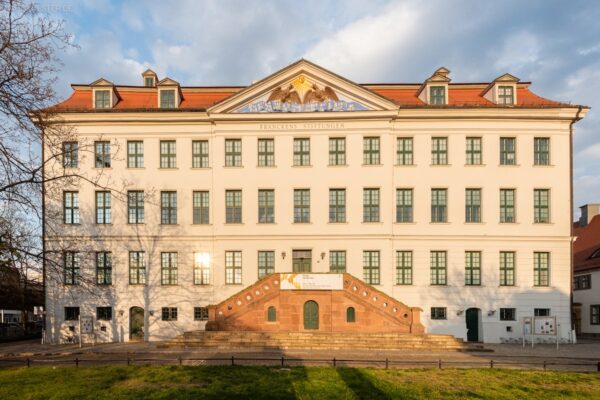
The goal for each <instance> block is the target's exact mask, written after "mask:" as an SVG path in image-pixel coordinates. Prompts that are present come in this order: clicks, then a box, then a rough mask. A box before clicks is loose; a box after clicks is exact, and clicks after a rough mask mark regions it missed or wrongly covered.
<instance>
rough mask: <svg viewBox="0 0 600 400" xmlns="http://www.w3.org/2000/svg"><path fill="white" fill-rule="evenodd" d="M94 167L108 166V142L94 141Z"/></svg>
mask: <svg viewBox="0 0 600 400" xmlns="http://www.w3.org/2000/svg"><path fill="white" fill-rule="evenodd" d="M94 149H95V159H96V164H95V165H96V168H110V142H94Z"/></svg>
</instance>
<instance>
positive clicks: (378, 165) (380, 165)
mask: <svg viewBox="0 0 600 400" xmlns="http://www.w3.org/2000/svg"><path fill="white" fill-rule="evenodd" d="M362 166H363V167H383V164H362Z"/></svg>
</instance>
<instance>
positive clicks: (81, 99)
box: [55, 83, 573, 111]
mask: <svg viewBox="0 0 600 400" xmlns="http://www.w3.org/2000/svg"><path fill="white" fill-rule="evenodd" d="M520 85H521V87H518V88H517V104H516V106H517V107H573V106H572V105H570V104H565V103H561V102H557V101H552V100H548V99H545V98H543V97H540V96H538V95H536V94H534V93H533V92H531V91H530V90H529V88H528V85H526V84H520ZM362 86H363V87H365V88H366V89H369V90H371V91H373V92H375V93H377V94H379V95H381V96H383V97H385V98H387V99H389V100H391V101H392V102H394V103H396V104H397V105H399V106H400V107H408V108H413V107H440V106H429V105H427V104H425V103H424V102H422V101H421V100H420V99H419V98H418V97H417V92H418V85H402V84H390V85H387V84H386V85H377V84H368V85H362ZM403 86H404V87H403ZM485 87H486V84H460V83H451V84H450V85H449V89H448V90H449V94H448V105H446V106H441V107H502V106H498V105H496V104H494V103H492V102H490V101H489V100H487V99H485V98H484V97H483V95H482V93H483V90H484V88H485ZM73 89H74V90H73V94H72V95H71V97H69V98H68V99H66V100H65V101H63V102H61V103H58V104H57V105H56V106H55V107H56V109H58V110H61V111H93V110H94V108H93V104H92V90H91V88H90V87H89V86H85V85H74V86H73ZM242 89H244V88H243V87H227V88H209V87H205V88H198V87H196V88H186V87H181V93H182V101H181V104H180V106H179V109H182V110H205V109H207V108H209V107H210V106H212V105H214V104H215V103H217V102H219V101H221V100H223V99H226V98H227V97H229V96H231V95H233V94H235V93H237V92H239V91H241V90H242ZM115 91H116V93H117V95H118V98H119V101H118V102H117V104H116V105H115V107H114V108H113V110H151V109H158V99H157V90H156V89H152V88H147V87H141V86H139V87H138V86H127V87H125V86H118V85H117V86H115ZM102 111H110V110H102Z"/></svg>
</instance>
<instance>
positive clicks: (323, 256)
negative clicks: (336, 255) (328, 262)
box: [321, 251, 325, 260]
mask: <svg viewBox="0 0 600 400" xmlns="http://www.w3.org/2000/svg"><path fill="white" fill-rule="evenodd" d="M324 259H325V252H324V251H323V252H321V260H324Z"/></svg>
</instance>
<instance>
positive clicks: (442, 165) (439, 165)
mask: <svg viewBox="0 0 600 400" xmlns="http://www.w3.org/2000/svg"><path fill="white" fill-rule="evenodd" d="M429 166H430V167H451V166H452V164H429Z"/></svg>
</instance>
